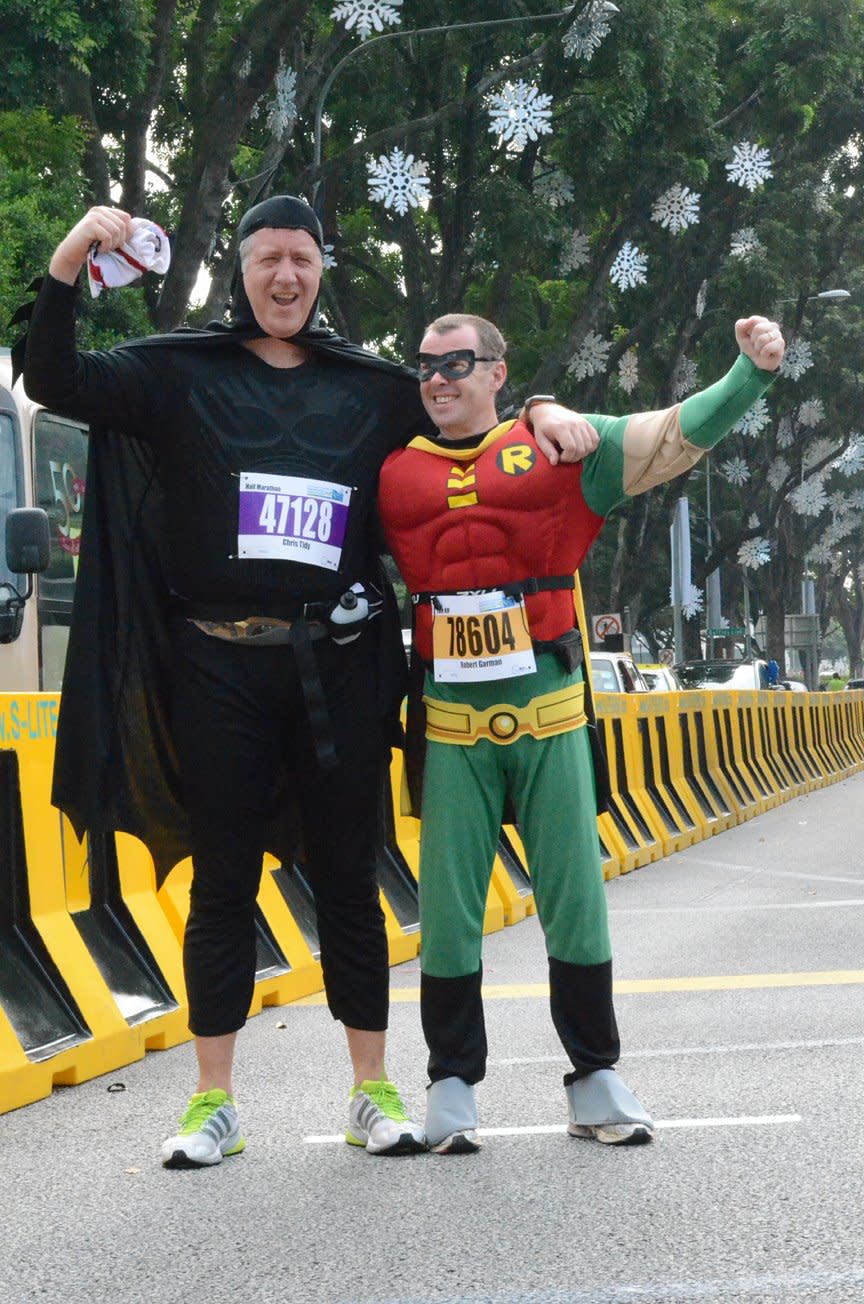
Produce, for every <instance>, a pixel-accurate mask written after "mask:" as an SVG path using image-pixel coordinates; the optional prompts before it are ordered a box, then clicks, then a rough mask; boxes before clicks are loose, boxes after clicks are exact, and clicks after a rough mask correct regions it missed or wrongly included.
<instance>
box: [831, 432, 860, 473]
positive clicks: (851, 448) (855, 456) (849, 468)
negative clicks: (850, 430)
mask: <svg viewBox="0 0 864 1304" xmlns="http://www.w3.org/2000/svg"><path fill="white" fill-rule="evenodd" d="M862 467H864V435H852V436H851V437H850V439H849V443H848V445H847V446H846V448H844V450H843V452H842V453H841V454H840V456H839V457H838V458H837V461H836V462H835V463H834V469H835V470H837V471H839V472H840V474H841V475H845V476H851V475H854V474H855V472H856V471H860V470H861V468H862Z"/></svg>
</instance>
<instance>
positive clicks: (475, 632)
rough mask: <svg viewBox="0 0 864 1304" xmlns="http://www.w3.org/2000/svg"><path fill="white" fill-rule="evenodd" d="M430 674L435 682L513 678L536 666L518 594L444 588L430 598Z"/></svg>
mask: <svg viewBox="0 0 864 1304" xmlns="http://www.w3.org/2000/svg"><path fill="white" fill-rule="evenodd" d="M432 655H433V657H434V667H433V674H434V678H435V680H436V682H437V683H439V684H443V683H449V684H455V683H477V682H478V681H481V680H487V679H514V678H515V677H516V676H517V675H530V674H533V673H534V671H535V670H536V669H537V663H536V662H535V660H534V649H533V647H532V645H531V631H530V629H529V626H528V615H527V613H526V611H525V599H524V598H523V597H519V598H512V597H508V596H507V595H506V594H504V593H502V592H501V590H500V589H496V590H495V591H494V592H492V593H448V594H446V595H444V596H441V595H437V596H436V597H435V598H434V599H433V600H432Z"/></svg>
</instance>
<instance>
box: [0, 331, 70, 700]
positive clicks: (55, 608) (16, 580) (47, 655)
mask: <svg viewBox="0 0 864 1304" xmlns="http://www.w3.org/2000/svg"><path fill="white" fill-rule="evenodd" d="M86 467H87V427H86V425H84V424H83V423H82V422H76V421H69V420H67V419H66V418H65V417H59V416H56V415H55V414H54V413H53V412H47V411H46V410H45V409H44V408H41V407H40V406H39V405H38V404H37V403H32V402H31V401H30V399H28V398H27V396H26V394H25V393H24V389H23V386H22V385H21V382H20V381H19V382H18V384H17V385H16V386H15V389H14V391H13V389H12V359H11V357H10V355H9V350H8V349H0V692H6V693H8V692H39V691H46V692H56V691H59V689H60V683H61V680H62V677H63V663H64V661H65V658H66V644H67V642H68V639H69V624H70V620H71V617H72V597H73V594H74V590H75V577H76V575H77V572H78V548H79V543H80V536H81V517H82V514H83V510H84V494H85V491H86V484H85V475H86ZM16 507H41V508H43V509H44V510H45V511H46V512H47V514H48V521H49V530H50V559H49V563H48V567H47V569H46V570H44V571H43V572H42V574H40V575H35V576H34V577H33V597H32V598H31V599H30V600H29V601H28V602H26V603H25V604H24V606H23V609H21V610H20V615H19V617H18V620H12V619H11V618H10V616H11V612H12V611H14V609H15V608H16V607H18V606H19V604H17V603H16V601H15V595H16V594H23V593H24V591H25V589H26V587H27V577H26V576H25V575H13V574H11V573H10V572H9V570H8V568H7V566H6V557H5V553H4V550H3V548H2V539H3V533H4V531H5V527H6V519H7V517H8V515H9V512H10V511H11V510H12V509H13V508H16ZM10 599H11V605H10ZM18 621H20V627H19V628H18V630H17V631H16V629H15V626H16V624H18Z"/></svg>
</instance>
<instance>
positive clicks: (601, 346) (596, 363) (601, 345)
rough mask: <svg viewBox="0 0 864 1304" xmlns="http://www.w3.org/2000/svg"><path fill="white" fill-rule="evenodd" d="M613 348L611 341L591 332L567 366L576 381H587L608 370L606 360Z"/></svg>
mask: <svg viewBox="0 0 864 1304" xmlns="http://www.w3.org/2000/svg"><path fill="white" fill-rule="evenodd" d="M611 348H612V341H611V340H604V339H603V338H602V337H601V336H600V335H598V334H597V332H596V331H589V332H588V334H587V335H586V336H585V338H584V339H583V341H582V343H581V344H580V345H579V348H578V349H577V350H576V352H575V353H574V354H573V357H572V358H571V359H570V362H569V364H568V366H567V370H568V372H569V373H570V374H571V375H572V376H574V377H575V379H576V380H587V379H588V377H589V376H596V375H598V373H599V372H601V371H605V370H606V360H607V358H608V357H609V350H610V349H611Z"/></svg>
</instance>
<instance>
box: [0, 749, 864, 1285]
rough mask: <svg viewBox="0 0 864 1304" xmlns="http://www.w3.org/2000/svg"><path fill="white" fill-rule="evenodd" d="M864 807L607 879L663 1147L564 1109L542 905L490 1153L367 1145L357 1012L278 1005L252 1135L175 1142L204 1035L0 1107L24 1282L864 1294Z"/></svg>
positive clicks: (630, 1066) (248, 1118) (517, 982)
mask: <svg viewBox="0 0 864 1304" xmlns="http://www.w3.org/2000/svg"><path fill="white" fill-rule="evenodd" d="M862 808H864V775H858V776H855V777H853V778H851V779H847V780H844V781H843V782H842V783H839V784H836V785H834V786H832V787H830V788H826V789H823V790H821V791H818V792H815V793H811V794H810V795H808V796H805V797H801V798H798V799H797V800H795V801H793V802H790V803H788V804H786V805H784V806H781V807H780V808H779V809H777V810H774V811H770V812H768V813H766V814H764V815H762V816H760V817H759V818H757V819H755V820H752V821H750V822H749V823H747V824H745V825H742V826H740V827H738V828H736V829H732V830H729V831H727V832H725V833H723V834H721V835H720V836H719V837H716V838H714V839H711V840H710V841H708V842H703V843H700V844H698V845H697V846H695V847H692V848H690V849H689V850H687V851H685V852H682V853H681V854H679V855H677V856H674V857H671V858H669V859H667V860H665V861H661V862H660V863H658V864H656V865H652V866H646V867H644V868H642V869H638V870H636V871H634V872H633V873H631V874H629V875H627V876H625V877H622V878H620V879H617V880H614V881H613V882H611V883H610V884H609V885H608V888H607V890H608V897H609V905H610V909H611V922H612V929H613V938H614V946H615V956H616V980H617V990H618V995H617V998H616V1003H617V1010H618V1019H619V1024H620V1027H621V1034H622V1045H623V1047H624V1055H623V1058H622V1061H621V1065H620V1069H621V1072H622V1074H623V1076H624V1077H625V1079H626V1080H627V1082H628V1083H629V1084H630V1085H631V1086H632V1087H633V1089H634V1090H635V1091H636V1092H637V1094H638V1095H639V1096H640V1097H641V1098H642V1100H643V1101H644V1102H645V1103H646V1105H647V1106H648V1107H649V1108H650V1109H651V1110H652V1112H653V1114H654V1117H655V1119H656V1120H657V1124H658V1127H657V1134H656V1139H655V1141H654V1143H653V1144H652V1145H651V1146H643V1147H640V1148H636V1149H629V1150H627V1149H625V1150H615V1149H609V1148H606V1147H603V1146H601V1145H599V1144H597V1143H594V1142H586V1141H581V1140H573V1139H570V1138H568V1137H567V1136H566V1135H565V1132H564V1124H565V1122H566V1105H565V1097H564V1090H563V1087H562V1082H561V1079H562V1075H563V1073H564V1072H565V1071H566V1065H565V1062H564V1059H563V1056H562V1054H561V1052H560V1048H559V1046H558V1043H557V1040H556V1038H555V1036H554V1033H553V1031H552V1027H551V1022H550V1020H549V1017H548V1006H547V1000H546V994H545V986H544V984H545V978H546V967H545V960H544V953H543V945H542V937H541V934H540V930H539V927H538V925H537V922H536V920H535V919H531V920H528V921H526V922H524V923H521V924H518V925H516V926H515V927H513V928H508V929H506V930H504V931H503V932H500V933H497V934H494V935H492V936H490V937H488V938H487V939H486V952H485V954H486V963H485V977H486V983H487V994H488V997H489V999H488V1001H487V1020H488V1028H489V1041H490V1052H491V1060H490V1065H489V1072H488V1076H487V1078H486V1081H485V1082H484V1083H482V1084H481V1086H480V1087H479V1088H478V1099H479V1105H480V1113H481V1124H482V1126H483V1128H484V1129H485V1132H486V1135H485V1144H484V1147H483V1149H482V1151H481V1152H480V1153H479V1154H478V1155H472V1156H450V1157H439V1156H433V1155H419V1156H414V1157H411V1158H401V1159H382V1158H372V1157H370V1156H368V1155H366V1154H365V1152H363V1151H360V1150H356V1149H354V1148H353V1147H348V1146H346V1145H345V1144H344V1142H343V1141H342V1140H341V1136H340V1129H341V1128H343V1127H344V1122H345V1117H346V1104H347V1086H348V1080H349V1072H348V1061H347V1055H346V1052H345V1049H344V1045H343V1042H342V1038H341V1034H340V1031H339V1029H338V1027H337V1026H336V1025H334V1024H333V1022H332V1020H331V1019H330V1017H329V1015H328V1013H327V1011H326V1009H325V1008H324V1007H323V1006H322V1005H320V1004H315V1003H308V1004H302V1005H301V1004H296V1005H292V1006H285V1007H281V1008H279V1009H272V1008H270V1009H265V1011H264V1012H263V1013H262V1014H261V1015H259V1016H258V1017H256V1018H255V1019H253V1020H251V1021H250V1023H249V1025H248V1027H247V1029H246V1031H245V1032H244V1034H243V1036H242V1037H241V1042H240V1050H239V1057H238V1059H239V1062H238V1077H237V1093H238V1099H239V1103H240V1108H241V1116H242V1121H243V1126H244V1132H245V1135H246V1138H247V1149H246V1152H245V1153H244V1154H243V1155H240V1156H238V1157H236V1158H233V1159H230V1160H226V1161H225V1162H224V1163H223V1164H222V1165H221V1166H220V1167H218V1168H215V1169H211V1170H205V1171H199V1172H182V1171H181V1172H166V1171H164V1170H163V1169H162V1168H161V1167H160V1164H159V1158H158V1148H159V1142H160V1140H161V1138H162V1136H163V1135H164V1134H165V1133H167V1132H168V1131H169V1130H171V1129H172V1126H173V1124H174V1122H175V1121H176V1118H177V1117H178V1116H179V1113H180V1111H181V1109H182V1107H183V1105H184V1103H185V1099H186V1096H187V1095H188V1093H189V1091H190V1090H191V1089H192V1086H193V1055H192V1050H191V1048H190V1047H189V1046H182V1047H178V1048H176V1049H174V1050H171V1051H167V1052H164V1053H151V1054H148V1055H147V1057H146V1058H145V1060H144V1061H143V1062H140V1063H137V1064H133V1065H130V1066H129V1067H128V1068H125V1069H123V1070H122V1071H121V1072H117V1073H114V1074H111V1075H110V1076H108V1077H104V1078H99V1079H96V1080H95V1081H92V1082H89V1083H85V1084H84V1085H82V1086H78V1087H73V1088H67V1089H64V1090H57V1091H55V1093H54V1095H53V1096H52V1097H51V1098H50V1099H48V1100H45V1101H41V1102H38V1103H36V1104H33V1105H30V1106H28V1107H27V1108H25V1109H20V1110H17V1111H15V1112H14V1113H12V1114H8V1115H5V1116H3V1117H0V1301H2V1302H3V1304H25V1302H29V1301H39V1302H40V1304H103V1302H105V1304H115V1301H116V1304H121V1302H122V1304H145V1302H146V1304H151V1302H152V1304H181V1301H182V1304H199V1302H200V1304H433V1301H434V1302H435V1304H439V1302H440V1304H445V1302H446V1304H455V1302H456V1301H459V1302H460V1304H462V1302H464V1304H481V1302H482V1304H619V1301H621V1302H623V1301H639V1302H640V1304H646V1302H648V1301H650V1302H652V1304H654V1302H656V1304H677V1301H691V1300H695V1301H714V1300H723V1301H747V1302H748V1304H790V1301H798V1300H818V1301H822V1304H856V1302H858V1301H864V1234H862V1212H864V1124H862V1113H864V1027H862V1011H864V1002H862V988H864V952H862V936H864V869H862V863H861V851H860V844H861V837H860V832H859V830H860V827H861V812H862ZM392 982H393V989H394V996H395V1001H394V1006H393V1017H392V1023H391V1027H392V1033H391V1055H390V1061H389V1070H390V1073H391V1076H392V1077H393V1078H394V1079H395V1080H396V1081H397V1082H398V1083H399V1085H400V1087H401V1089H402V1092H403V1095H404V1096H405V1098H406V1100H407V1102H408V1103H409V1104H410V1105H411V1106H412V1107H413V1109H414V1110H415V1111H416V1112H417V1113H418V1114H420V1115H421V1116H422V1109H423V1088H424V1076H423V1064H424V1059H425V1056H424V1048H423V1044H422V1038H421V1034H420V1028H419V1011H418V1006H417V988H418V983H419V971H418V967H417V964H416V963H411V964H407V965H403V966H401V967H399V968H397V969H394V970H393V971H392ZM282 1025H284V1026H282ZM118 1083H122V1084H123V1085H124V1087H125V1090H122V1091H120V1090H116V1091H109V1090H108V1087H109V1086H112V1085H116V1084H118Z"/></svg>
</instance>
